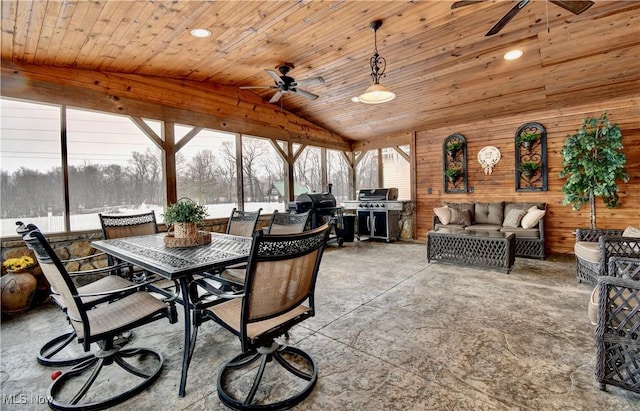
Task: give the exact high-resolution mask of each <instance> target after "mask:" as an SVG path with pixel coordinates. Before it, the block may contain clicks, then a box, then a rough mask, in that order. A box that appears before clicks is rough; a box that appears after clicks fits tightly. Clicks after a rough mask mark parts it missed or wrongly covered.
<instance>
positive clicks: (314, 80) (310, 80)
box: [291, 77, 324, 87]
mask: <svg viewBox="0 0 640 411" xmlns="http://www.w3.org/2000/svg"><path fill="white" fill-rule="evenodd" d="M314 84H324V79H323V78H322V77H309V78H305V79H302V80H297V81H294V82H293V83H292V84H291V85H292V86H293V87H295V86H311V85H314Z"/></svg>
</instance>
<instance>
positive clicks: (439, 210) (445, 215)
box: [433, 206, 451, 225]
mask: <svg viewBox="0 0 640 411" xmlns="http://www.w3.org/2000/svg"><path fill="white" fill-rule="evenodd" d="M433 212H434V213H435V215H437V216H438V220H440V222H441V223H442V224H444V225H447V224H449V222H450V221H451V209H449V207H447V206H442V207H436V208H434V209H433Z"/></svg>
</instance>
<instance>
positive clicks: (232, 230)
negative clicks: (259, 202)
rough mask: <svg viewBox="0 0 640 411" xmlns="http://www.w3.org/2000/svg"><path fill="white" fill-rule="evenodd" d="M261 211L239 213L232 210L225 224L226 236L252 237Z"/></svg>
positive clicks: (260, 209)
mask: <svg viewBox="0 0 640 411" xmlns="http://www.w3.org/2000/svg"><path fill="white" fill-rule="evenodd" d="M261 211H262V208H259V209H258V211H240V210H237V209H235V208H234V209H233V210H232V211H231V217H229V222H228V223H227V234H231V235H239V236H242V237H252V236H253V233H254V231H255V230H256V226H257V225H258V218H260V212H261Z"/></svg>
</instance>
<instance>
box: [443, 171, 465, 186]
mask: <svg viewBox="0 0 640 411" xmlns="http://www.w3.org/2000/svg"><path fill="white" fill-rule="evenodd" d="M444 174H445V175H446V176H447V178H448V179H449V182H450V183H455V182H456V181H457V180H458V178H460V176H461V175H462V168H460V167H451V168H448V169H447V170H446V171H445V172H444Z"/></svg>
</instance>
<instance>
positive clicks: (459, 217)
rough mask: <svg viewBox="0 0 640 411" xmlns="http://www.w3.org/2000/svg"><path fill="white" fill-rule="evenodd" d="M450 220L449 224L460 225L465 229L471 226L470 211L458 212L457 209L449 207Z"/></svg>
mask: <svg viewBox="0 0 640 411" xmlns="http://www.w3.org/2000/svg"><path fill="white" fill-rule="evenodd" d="M450 210H451V220H450V221H449V224H460V225H462V226H463V227H466V226H468V225H470V224H471V210H459V209H457V208H453V207H450Z"/></svg>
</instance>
